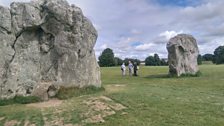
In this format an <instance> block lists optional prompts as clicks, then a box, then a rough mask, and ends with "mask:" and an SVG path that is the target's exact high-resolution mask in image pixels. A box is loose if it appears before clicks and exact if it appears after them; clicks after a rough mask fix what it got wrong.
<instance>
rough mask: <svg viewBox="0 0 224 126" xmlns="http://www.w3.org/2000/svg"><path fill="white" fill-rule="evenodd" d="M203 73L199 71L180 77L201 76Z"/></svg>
mask: <svg viewBox="0 0 224 126" xmlns="http://www.w3.org/2000/svg"><path fill="white" fill-rule="evenodd" d="M201 75H202V73H201V72H200V71H198V72H197V73H196V74H182V75H181V76H180V77H200V76H201Z"/></svg>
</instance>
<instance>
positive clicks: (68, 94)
mask: <svg viewBox="0 0 224 126" xmlns="http://www.w3.org/2000/svg"><path fill="white" fill-rule="evenodd" d="M104 90H105V89H104V88H103V87H101V88H98V87H95V86H90V87H84V88H77V87H73V88H66V87H61V88H60V90H59V91H58V94H57V95H56V97H57V98H58V99H61V100H64V99H68V98H72V97H78V96H82V95H89V94H94V93H97V92H100V91H104Z"/></svg>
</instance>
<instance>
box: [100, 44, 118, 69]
mask: <svg viewBox="0 0 224 126" xmlns="http://www.w3.org/2000/svg"><path fill="white" fill-rule="evenodd" d="M99 65H100V66H101V67H111V66H115V60H114V53H113V50H112V49H110V48H107V49H105V50H104V51H103V52H102V54H101V55H100V56H99Z"/></svg>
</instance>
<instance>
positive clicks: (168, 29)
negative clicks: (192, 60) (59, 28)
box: [0, 0, 224, 60]
mask: <svg viewBox="0 0 224 126" xmlns="http://www.w3.org/2000/svg"><path fill="white" fill-rule="evenodd" d="M11 1H13V0H0V4H3V5H7V6H8V5H9V3H10V2H11ZM16 1H28V0H16ZM68 1H69V3H71V4H75V5H77V6H79V7H81V9H82V10H83V13H84V15H85V16H87V17H88V18H89V19H90V20H91V21H92V22H93V24H94V26H95V27H96V29H97V30H98V34H99V37H98V40H97V44H96V46H95V50H96V55H97V56H98V55H99V54H100V53H101V52H102V51H103V49H105V47H109V48H112V49H113V50H114V53H115V54H116V55H117V56H119V57H121V58H125V57H132V56H137V58H140V59H142V60H144V58H146V57H147V56H148V55H149V54H154V53H158V54H159V55H160V57H163V58H165V57H167V50H166V43H167V42H168V40H169V39H170V38H171V37H173V36H175V35H177V34H180V33H189V34H192V35H193V36H194V37H195V38H196V39H197V41H198V44H199V48H200V52H201V53H202V54H205V53H212V52H213V51H214V50H215V48H216V47H218V46H220V45H223V44H224V43H223V36H224V23H223V22H224V7H223V5H224V0H199V2H198V1H197V2H196V3H197V4H193V6H191V5H192V4H189V5H186V6H164V5H160V4H155V2H157V1H156V0H68ZM152 1H155V2H152ZM188 1H189V2H190V3H192V2H195V0H188ZM133 42H140V43H142V44H141V45H137V46H132V43H133Z"/></svg>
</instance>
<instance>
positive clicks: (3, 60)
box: [0, 0, 101, 100]
mask: <svg viewBox="0 0 224 126" xmlns="http://www.w3.org/2000/svg"><path fill="white" fill-rule="evenodd" d="M0 12H1V13H0V23H1V24H0V40H1V41H0V44H1V45H0V53H1V55H0V70H1V73H0V87H1V90H0V91H1V92H0V98H11V97H14V96H16V95H22V96H29V95H36V96H39V97H41V98H42V99H44V100H46V99H48V97H52V96H54V95H55V93H56V92H57V88H54V89H52V87H54V86H56V87H58V86H64V87H80V88H81V87H86V86H90V85H94V86H97V87H100V86H101V80H100V68H99V66H98V64H97V62H96V58H95V53H94V50H93V48H94V45H95V42H96V39H97V31H96V30H95V28H94V27H93V25H92V23H91V22H90V21H89V20H88V19H87V18H86V17H84V16H83V14H82V11H81V9H80V8H78V7H76V6H74V5H72V6H70V5H69V4H68V3H67V2H66V1H65V0H34V1H31V2H30V3H18V2H15V3H12V4H11V9H7V8H4V7H0ZM10 12H11V13H10Z"/></svg>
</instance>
